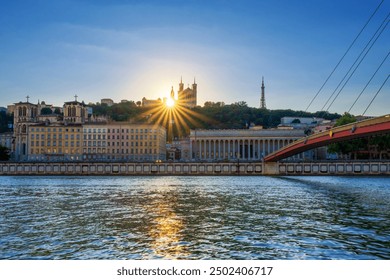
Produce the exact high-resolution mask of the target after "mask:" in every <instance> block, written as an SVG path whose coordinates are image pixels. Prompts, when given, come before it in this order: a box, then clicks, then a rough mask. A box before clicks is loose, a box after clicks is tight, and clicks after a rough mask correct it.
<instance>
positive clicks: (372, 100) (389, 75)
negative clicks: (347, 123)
mask: <svg viewBox="0 0 390 280" xmlns="http://www.w3.org/2000/svg"><path fill="white" fill-rule="evenodd" d="M389 77H390V74H388V75H387V78H386V80H385V81H384V82H383V84H382V85H381V87H380V88H379V89H378V91H377V92H376V94H375V96H374V97H373V98H372V99H371V102H370V104H368V106H367V108H366V110H364V112H363V114H362V116H364V114H365V113H366V112H367V110H368V108H370V106H371V104H372V102H374V100H375V98H376V97H377V96H378V93H379V92H380V91H381V90H382V88H383V86H384V85H385V84H386V82H387V80H388V79H389Z"/></svg>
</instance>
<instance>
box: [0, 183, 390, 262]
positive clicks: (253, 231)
mask: <svg viewBox="0 0 390 280" xmlns="http://www.w3.org/2000/svg"><path fill="white" fill-rule="evenodd" d="M0 259H246V260H249V259H273V260H274V259H283V260H284V259H294V260H297V259H353V260H355V259H390V177H353V176H350V177H331V176H324V177H321V176H318V177H314V176H313V177H266V176H253V177H249V176H248V177H247V176H245V177H239V176H236V177H230V176H229V177H206V176H205V177H200V176H198V177H189V176H188V177H184V176H183V177H173V176H172V177H169V176H167V177H152V176H151V177H146V176H142V177H67V176H62V177H61V176H59V177H38V176H25V177H24V176H16V177H12V176H2V177H0Z"/></svg>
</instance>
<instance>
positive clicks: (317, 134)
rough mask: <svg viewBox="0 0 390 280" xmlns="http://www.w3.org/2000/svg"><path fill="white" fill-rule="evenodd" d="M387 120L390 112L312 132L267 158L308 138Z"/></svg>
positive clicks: (330, 134)
mask: <svg viewBox="0 0 390 280" xmlns="http://www.w3.org/2000/svg"><path fill="white" fill-rule="evenodd" d="M385 122H390V114H387V115H384V116H380V117H376V118H371V119H367V120H362V121H358V122H354V123H349V124H345V125H341V126H337V127H332V128H330V129H328V130H326V131H322V132H319V133H315V134H312V135H310V136H307V137H303V138H301V139H298V140H296V141H294V142H292V143H290V144H288V145H286V146H283V148H281V149H279V150H277V151H275V152H273V153H271V154H269V155H267V156H266V158H267V157H271V156H273V155H276V154H278V153H280V152H281V151H283V150H285V149H288V148H290V147H293V146H296V145H298V144H300V143H304V142H305V141H308V140H312V139H316V138H319V137H323V136H325V135H329V136H330V137H332V136H333V135H334V134H336V133H338V132H341V131H345V130H352V128H354V127H355V129H358V128H361V127H366V126H371V125H375V124H380V123H385Z"/></svg>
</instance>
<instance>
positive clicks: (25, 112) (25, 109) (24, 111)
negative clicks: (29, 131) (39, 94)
mask: <svg viewBox="0 0 390 280" xmlns="http://www.w3.org/2000/svg"><path fill="white" fill-rule="evenodd" d="M22 115H23V117H25V116H27V108H26V107H23V109H22Z"/></svg>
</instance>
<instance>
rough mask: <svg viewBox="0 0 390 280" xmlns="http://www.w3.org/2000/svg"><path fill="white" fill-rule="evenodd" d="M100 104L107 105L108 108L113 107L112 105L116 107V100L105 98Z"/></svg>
mask: <svg viewBox="0 0 390 280" xmlns="http://www.w3.org/2000/svg"><path fill="white" fill-rule="evenodd" d="M100 104H102V105H103V104H106V105H107V106H108V107H111V106H112V105H114V100H112V99H111V98H103V99H101V100H100Z"/></svg>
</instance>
